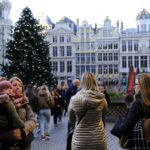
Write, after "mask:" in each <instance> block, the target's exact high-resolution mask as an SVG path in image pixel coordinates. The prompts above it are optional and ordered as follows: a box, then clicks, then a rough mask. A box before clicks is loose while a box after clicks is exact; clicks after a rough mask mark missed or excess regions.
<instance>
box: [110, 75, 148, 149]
mask: <svg viewBox="0 0 150 150" xmlns="http://www.w3.org/2000/svg"><path fill="white" fill-rule="evenodd" d="M146 118H150V74H139V75H137V77H136V79H135V101H134V102H133V104H132V105H131V108H130V109H129V112H128V114H127V117H126V118H125V120H124V121H123V122H122V123H120V124H119V125H117V128H115V129H114V130H112V131H111V133H112V134H114V135H116V136H118V137H121V136H122V135H127V134H129V135H130V136H129V138H128V139H127V140H128V141H127V148H128V149H132V150H134V149H135V150H141V149H143V150H144V149H145V150H149V149H150V140H146V138H145V136H146V134H147V133H144V130H143V128H142V127H143V123H144V122H143V119H146ZM146 122H149V126H150V119H147V121H146ZM148 133H150V131H149V132H148Z"/></svg>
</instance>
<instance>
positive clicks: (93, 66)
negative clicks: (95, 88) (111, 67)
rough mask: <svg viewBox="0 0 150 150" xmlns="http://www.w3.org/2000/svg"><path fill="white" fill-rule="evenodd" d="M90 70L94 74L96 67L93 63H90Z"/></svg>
mask: <svg viewBox="0 0 150 150" xmlns="http://www.w3.org/2000/svg"><path fill="white" fill-rule="evenodd" d="M91 72H92V73H94V74H95V72H96V67H95V65H92V66H91Z"/></svg>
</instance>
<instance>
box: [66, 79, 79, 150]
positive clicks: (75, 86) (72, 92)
mask: <svg viewBox="0 0 150 150" xmlns="http://www.w3.org/2000/svg"><path fill="white" fill-rule="evenodd" d="M79 85H80V80H79V79H74V80H73V82H72V85H71V86H70V87H69V88H68V89H67V91H66V100H67V106H68V105H69V102H70V99H71V97H72V96H74V95H75V94H76V93H77V92H78V87H79ZM71 130H72V126H71V124H70V122H69V121H68V131H67V132H68V133H67V135H68V136H67V146H66V150H71V141H72V139H71V138H72V137H70V135H69V132H70V131H71Z"/></svg>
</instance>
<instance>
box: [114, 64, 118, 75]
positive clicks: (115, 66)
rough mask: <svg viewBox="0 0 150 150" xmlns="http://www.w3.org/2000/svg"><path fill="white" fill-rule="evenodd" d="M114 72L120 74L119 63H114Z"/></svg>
mask: <svg viewBox="0 0 150 150" xmlns="http://www.w3.org/2000/svg"><path fill="white" fill-rule="evenodd" d="M114 74H118V65H117V64H115V65H114Z"/></svg>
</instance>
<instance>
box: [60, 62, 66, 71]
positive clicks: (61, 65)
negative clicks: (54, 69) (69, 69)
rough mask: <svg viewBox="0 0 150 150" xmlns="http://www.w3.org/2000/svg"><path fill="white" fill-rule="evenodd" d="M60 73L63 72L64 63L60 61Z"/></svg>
mask: <svg viewBox="0 0 150 150" xmlns="http://www.w3.org/2000/svg"><path fill="white" fill-rule="evenodd" d="M60 72H65V62H64V61H60Z"/></svg>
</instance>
